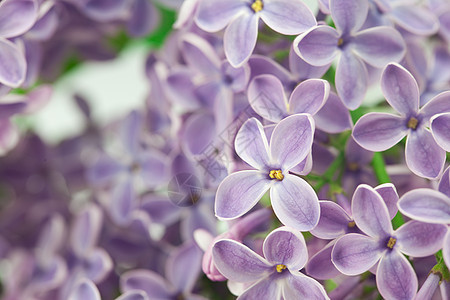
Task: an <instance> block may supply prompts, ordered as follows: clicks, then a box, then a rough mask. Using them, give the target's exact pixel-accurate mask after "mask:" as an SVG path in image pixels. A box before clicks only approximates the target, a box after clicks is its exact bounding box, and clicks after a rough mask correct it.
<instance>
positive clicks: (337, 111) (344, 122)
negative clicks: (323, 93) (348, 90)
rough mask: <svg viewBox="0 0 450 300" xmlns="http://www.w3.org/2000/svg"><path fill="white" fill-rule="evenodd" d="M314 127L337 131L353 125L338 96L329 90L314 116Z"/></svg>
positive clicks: (331, 131)
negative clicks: (326, 97)
mask: <svg viewBox="0 0 450 300" xmlns="http://www.w3.org/2000/svg"><path fill="white" fill-rule="evenodd" d="M314 120H315V121H316V127H317V128H318V129H320V130H323V131H325V132H327V133H339V132H343V131H345V130H347V129H351V128H352V126H353V122H352V118H351V116H350V113H349V111H348V109H347V107H345V105H344V104H343V103H342V101H341V99H339V97H338V96H337V95H336V94H335V93H333V92H331V93H330V95H329V96H328V100H327V102H326V103H325V104H324V105H323V106H322V108H321V109H320V110H319V111H318V112H317V113H316V115H315V116H314Z"/></svg>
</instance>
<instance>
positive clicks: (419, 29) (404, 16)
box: [390, 5, 439, 35]
mask: <svg viewBox="0 0 450 300" xmlns="http://www.w3.org/2000/svg"><path fill="white" fill-rule="evenodd" d="M390 16H391V17H392V18H393V19H394V20H395V22H396V23H397V24H398V25H399V26H401V27H403V28H404V29H406V30H408V31H410V32H412V33H414V34H419V35H431V34H433V33H436V32H437V31H438V29H439V20H438V19H437V17H436V16H435V15H434V14H433V13H432V12H431V11H429V10H427V9H425V8H423V7H421V6H419V5H402V6H397V7H395V8H394V9H393V10H392V11H391V12H390Z"/></svg>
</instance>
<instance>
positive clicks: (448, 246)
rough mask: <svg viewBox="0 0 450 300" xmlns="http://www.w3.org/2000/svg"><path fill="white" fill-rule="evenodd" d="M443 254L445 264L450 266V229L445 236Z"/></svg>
mask: <svg viewBox="0 0 450 300" xmlns="http://www.w3.org/2000/svg"><path fill="white" fill-rule="evenodd" d="M442 256H443V257H444V261H445V264H446V265H447V267H448V266H450V230H449V231H448V232H447V235H446V236H445V238H444V246H443V248H442Z"/></svg>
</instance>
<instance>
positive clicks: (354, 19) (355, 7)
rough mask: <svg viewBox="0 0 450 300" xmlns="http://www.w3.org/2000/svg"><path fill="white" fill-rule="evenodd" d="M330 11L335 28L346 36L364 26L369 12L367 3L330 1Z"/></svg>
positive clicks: (349, 0)
mask: <svg viewBox="0 0 450 300" xmlns="http://www.w3.org/2000/svg"><path fill="white" fill-rule="evenodd" d="M330 11H331V17H332V18H333V21H334V24H335V25H336V28H337V29H338V30H339V31H340V32H341V33H342V34H344V35H347V34H349V33H353V32H356V31H357V30H358V29H360V28H361V26H362V25H363V24H364V21H365V20H366V17H367V13H368V12H369V2H368V1H367V0H361V1H351V0H330Z"/></svg>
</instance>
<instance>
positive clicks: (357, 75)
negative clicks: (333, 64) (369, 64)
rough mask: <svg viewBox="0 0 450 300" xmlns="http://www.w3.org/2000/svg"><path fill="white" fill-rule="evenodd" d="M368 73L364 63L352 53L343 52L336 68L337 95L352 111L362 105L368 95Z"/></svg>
mask: <svg viewBox="0 0 450 300" xmlns="http://www.w3.org/2000/svg"><path fill="white" fill-rule="evenodd" d="M368 76H369V75H368V73H367V68H366V66H365V65H364V62H363V61H362V60H361V59H360V58H358V57H357V56H356V55H355V54H353V52H352V51H349V50H347V51H343V52H342V54H341V58H340V59H339V62H338V65H337V68H336V79H335V84H336V90H337V94H338V95H339V97H340V98H341V100H342V102H344V104H345V106H347V108H349V109H350V110H354V109H356V108H358V107H359V106H360V105H361V102H362V100H363V99H364V96H365V95H366V91H367V85H368Z"/></svg>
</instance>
